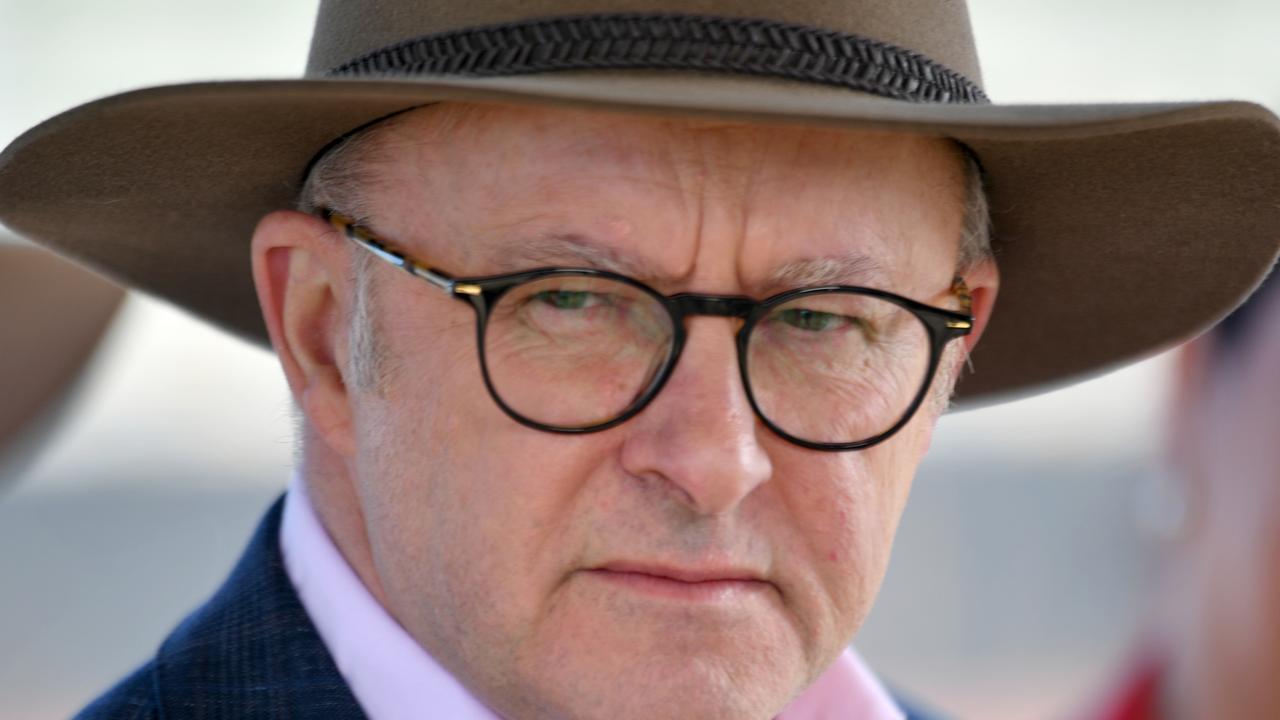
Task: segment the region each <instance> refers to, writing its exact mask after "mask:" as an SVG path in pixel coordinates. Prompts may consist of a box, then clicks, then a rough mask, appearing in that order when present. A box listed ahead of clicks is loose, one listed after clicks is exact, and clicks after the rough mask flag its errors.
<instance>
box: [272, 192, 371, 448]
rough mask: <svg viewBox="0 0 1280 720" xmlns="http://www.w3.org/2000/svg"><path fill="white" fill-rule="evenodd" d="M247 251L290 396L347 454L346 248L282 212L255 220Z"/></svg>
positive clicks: (305, 218)
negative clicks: (250, 243)
mask: <svg viewBox="0 0 1280 720" xmlns="http://www.w3.org/2000/svg"><path fill="white" fill-rule="evenodd" d="M252 253H253V281H254V285H255V286H256V287H257V291H258V303H259V305H260V306H261V307H262V317H263V320H265V321H266V325H267V331H268V332H269V334H270V336H271V345H272V346H273V347H274V348H275V351H276V356H277V357H279V358H280V364H281V366H282V367H283V369H284V374H285V378H286V379H287V380H288V382H289V389H290V390H291V391H292V393H293V397H294V400H295V401H296V402H297V403H298V406H299V407H300V408H302V412H303V414H304V415H306V418H307V421H308V423H309V424H310V426H311V429H312V430H313V431H314V432H315V433H316V435H317V436H319V437H320V438H321V439H323V440H324V442H325V443H326V444H327V445H329V447H330V448H331V449H333V450H334V451H335V452H337V453H338V454H339V455H341V456H342V457H351V456H352V455H354V447H355V442H354V438H353V437H352V428H351V418H352V411H351V407H350V402H349V396H348V394H347V385H346V382H345V380H344V373H343V370H344V369H345V368H346V367H348V365H347V358H346V352H347V323H346V319H347V318H348V317H349V315H348V304H349V302H350V298H351V294H350V290H351V288H350V287H349V286H350V280H349V276H350V270H349V255H348V253H347V248H346V247H345V246H344V245H343V244H342V242H341V239H340V238H338V237H337V234H336V231H335V230H334V229H333V228H332V227H331V226H330V225H329V224H328V223H326V222H324V221H323V220H321V219H320V218H318V217H315V216H313V215H307V214H305V213H300V212H296V211H292V210H282V211H277V212H273V213H271V214H269V215H267V216H265V217H264V218H262V220H261V221H260V222H259V223H258V226H257V228H256V229H255V230H254V233H253V243H252Z"/></svg>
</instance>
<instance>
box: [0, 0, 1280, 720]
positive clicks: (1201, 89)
mask: <svg viewBox="0 0 1280 720" xmlns="http://www.w3.org/2000/svg"><path fill="white" fill-rule="evenodd" d="M970 7H971V12H972V15H973V22H974V28H975V32H976V34H977V37H978V43H979V49H980V52H981V56H982V60H983V66H984V71H985V76H986V84H987V88H988V91H989V94H990V95H991V96H992V97H993V98H995V99H996V100H997V101H999V102H1062V101H1134V100H1167V99H1206V98H1222V97H1235V98H1244V99H1250V100H1254V101H1257V102H1261V103H1264V104H1268V105H1269V106H1270V107H1272V108H1273V109H1275V108H1277V107H1280V74H1277V72H1276V70H1275V68H1277V67H1280V43H1276V42H1275V38H1274V30H1275V28H1277V27H1280V3H1276V2H1275V1H1274V0H1218V2H1214V3H1204V2H1198V1H1193V0H1159V1H1157V0H1127V1H1126V2H1124V3H1119V2H1114V1H1113V0H1112V1H1104V0H1071V1H1070V2H1068V1H1067V0H1039V1H1038V2H1034V3H1031V2H1025V1H1022V0H970ZM314 12H315V0H273V1H272V2H269V3H264V2H250V1H248V0H217V1H214V0H186V1H185V2H181V3H176V2H170V1H166V0H116V2H112V3H101V2H90V1H88V0H78V1H77V0H43V1H41V2H34V1H28V0H0V145H2V144H6V143H8V142H9V141H10V140H11V139H13V138H14V137H16V136H17V135H18V134H19V133H21V132H22V131H23V130H25V129H26V128H28V127H30V126H31V125H33V124H35V123H37V122H39V121H41V120H43V119H45V118H47V117H49V116H50V115H53V114H55V113H57V112H60V111H61V110H64V109H67V108H69V107H71V106H73V105H75V104H78V103H81V102H85V101H87V100H91V99H94V98H97V97H100V96H102V95H106V94H109V93H114V92H118V91H123V90H128V89H132V88H136V87H141V86H146V85H154V84H162V83H169V82H184V81H189V80H205V79H217V78H263V77H288V76H295V75H297V74H300V73H301V71H302V67H303V64H304V61H305V57H306V52H307V44H308V37H309V33H310V26H311V22H312V19H313V15H314ZM0 237H3V231H0ZM173 241H174V242H182V238H180V237H177V238H174V239H173ZM6 242H7V243H9V244H11V245H12V244H15V243H20V242H21V241H19V240H17V239H15V238H12V237H8V238H7V239H0V244H3V243H6ZM1086 290H1087V289H1086ZM1063 302H1070V298H1063ZM24 311H25V310H24ZM14 312H16V310H15V309H14V306H12V305H10V306H8V307H0V319H3V318H4V315H5V314H6V313H14ZM36 312H40V310H38V309H37V310H36ZM6 342H7V341H0V356H3V354H4V353H5V352H6V351H5V350H4V347H5V345H6ZM2 367H4V365H3V364H2V363H0V368H2ZM1167 374H1168V361H1167V359H1165V358H1162V357H1157V358H1154V359H1152V360H1149V361H1147V362H1144V363H1141V364H1139V365H1137V366H1134V367H1131V368H1128V369H1125V370H1122V371H1120V372H1116V373H1113V374H1111V375H1108V376H1105V377H1103V378H1100V379H1097V380H1093V381H1091V382H1087V383H1083V384H1080V385H1077V386H1074V387H1072V388H1069V389H1065V390H1060V391H1057V392H1054V393H1050V394H1047V395H1043V396H1039V397H1036V398H1031V399H1026V400H1022V401H1019V402H1015V403H1009V404H1006V405H1003V406H999V407H994V408H987V409H982V410H978V411H973V412H966V413H959V414H955V415H952V416H949V417H947V418H945V419H944V420H943V421H942V426H941V427H940V429H939V430H938V432H937V436H936V437H937V439H936V441H935V447H934V450H933V451H932V452H931V454H930V456H929V457H928V459H927V460H926V462H925V464H924V466H923V468H922V469H921V472H920V474H919V477H918V479H917V482H916V486H915V491H914V495H913V497H912V501H911V504H910V506H909V507H908V509H907V513H906V515H905V517H904V520H903V524H902V528H901V531H900V533H899V539H898V544H897V546H896V552H895V556H894V561H893V564H892V566H891V569H890V572H889V577H888V580H887V583H886V585H885V588H884V591H883V593H882V594H881V596H880V599H879V601H878V603H877V606H876V609H875V610H874V612H873V613H872V616H871V619H870V620H869V622H868V624H867V625H866V627H865V629H864V630H863V632H862V633H861V634H860V635H859V637H858V641H857V645H858V646H859V648H860V650H861V651H862V652H863V654H864V655H865V656H867V658H868V659H869V660H870V662H871V664H872V665H873V666H874V667H876V668H877V669H878V670H879V671H880V673H881V674H882V675H883V676H885V677H886V678H887V679H888V680H889V681H890V682H891V684H893V685H894V686H896V687H899V688H901V689H903V690H905V691H907V692H909V693H910V694H912V695H914V696H917V697H919V698H922V699H924V700H925V701H926V702H927V703H929V704H932V705H933V706H934V707H936V708H938V709H940V710H943V711H946V712H949V713H952V714H954V715H956V716H959V717H966V718H990V719H994V720H1002V719H1005V718H1008V719H1014V718H1067V717H1070V716H1071V714H1072V712H1073V711H1074V710H1077V709H1079V708H1080V707H1081V706H1082V704H1088V700H1089V698H1092V697H1096V696H1097V694H1098V693H1099V692H1100V691H1101V689H1102V688H1105V687H1106V686H1108V685H1109V684H1110V681H1109V678H1110V677H1111V676H1112V675H1113V673H1114V670H1115V669H1116V668H1117V667H1118V666H1120V665H1122V664H1123V663H1124V661H1125V659H1126V655H1127V653H1128V652H1129V650H1130V648H1131V646H1132V645H1133V642H1134V638H1135V635H1136V634H1137V632H1138V630H1139V628H1140V627H1141V624H1142V621H1143V608H1144V607H1145V603H1146V595H1147V593H1149V592H1150V590H1151V586H1152V580H1153V578H1154V577H1155V574H1156V572H1157V569H1156V563H1157V558H1158V557H1159V552H1158V548H1157V547H1156V545H1155V543H1154V541H1152V540H1150V539H1149V538H1147V537H1146V536H1145V535H1144V533H1143V532H1142V530H1141V528H1140V523H1139V522H1138V521H1137V515H1138V513H1137V509H1138V507H1139V503H1138V502H1137V501H1136V499H1135V498H1136V496H1137V495H1138V492H1137V491H1138V489H1139V488H1141V487H1142V486H1143V484H1144V479H1145V478H1148V477H1149V476H1150V475H1151V474H1152V473H1154V472H1156V471H1157V470H1158V463H1159V461H1158V458H1159V456H1160V454H1161V447H1160V445H1161V442H1162V437H1163V433H1164V424H1165V418H1164V415H1165V412H1166V406H1165V400H1164V399H1163V398H1164V397H1165V388H1166V382H1167ZM3 402H5V400H0V403H3ZM33 427H38V429H39V431H38V432H36V431H31V432H28V433H27V435H26V436H25V437H24V440H23V443H22V447H20V448H12V447H11V448H9V449H8V450H7V451H6V450H3V449H0V453H3V454H0V718H23V719H26V718H32V719H41V718H60V717H67V716H69V715H70V714H71V713H73V712H74V711H75V710H76V709H78V708H79V707H81V706H82V705H83V704H84V703H85V702H87V701H88V700H89V699H90V698H92V697H93V696H95V695H96V694H97V693H99V692H100V691H101V690H103V689H105V688H106V687H107V686H108V685H109V684H111V683H112V682H113V681H114V680H116V679H117V678H119V677H120V676H122V675H123V674H125V673H126V672H127V671H129V670H130V669H132V668H133V667H134V666H136V665H138V664H139V663H141V662H143V661H144V660H145V659H146V658H148V657H149V656H150V655H151V654H152V653H153V652H154V650H155V647H156V645H157V644H158V643H159V642H160V640H161V639H162V638H163V637H164V635H165V634H166V633H167V632H168V630H169V629H170V628H171V627H172V626H173V625H174V624H175V623H176V622H177V621H178V620H179V619H180V618H181V617H182V616H183V615H184V614H185V613H186V612H187V611H189V610H190V609H191V608H193V607H194V606H195V605H196V604H197V603H199V602H200V601H201V600H203V599H204V598H205V597H206V596H207V595H208V594H209V593H210V592H211V591H212V590H213V589H214V588H215V587H216V585H217V583H218V582H220V580H221V579H222V578H223V576H224V575H225V573H226V572H227V570H228V569H229V567H230V565H231V563H232V562H233V560H234V559H235V557H236V556H237V555H238V554H239V552H240V551H241V549H242V546H243V544H244V542H245V541H246V540H247V538H248V534H249V532H250V531H251V529H252V527H253V526H254V525H255V524H256V522H257V520H258V517H259V515H260V514H261V512H262V511H263V510H264V508H265V507H266V505H267V504H268V503H269V502H270V500H271V499H272V498H273V497H274V496H275V495H277V494H278V493H279V492H281V491H282V489H283V487H284V485H285V483H286V482H287V479H288V475H289V472H290V467H291V462H292V459H291V435H292V420H291V409H290V405H289V401H288V394H287V391H286V388H285V385H284V382H283V379H282V377H281V374H280V372H279V370H278V368H277V366H276V364H275V362H274V360H273V358H272V356H270V355H268V354H266V353H265V352H263V351H261V350H258V349H256V348H254V347H252V346H249V345H247V344H244V343H242V342H240V341H238V340H235V339H232V338H230V337H228V336H225V335H223V334H221V333H219V332H217V331H215V330H213V329H211V328H208V327H206V326H204V325H201V324H199V323H197V322H196V321H194V320H191V319H189V318H187V317H185V316H184V315H183V314H182V313H180V312H178V311H176V310H174V309H173V308H171V307H168V306H166V305H163V304H161V303H158V302H156V301H154V300H151V299H148V298H145V297H140V296H137V295H130V296H128V297H127V299H126V300H125V301H124V303H123V305H122V306H121V308H120V310H119V312H118V313H116V315H115V317H114V320H112V322H111V324H110V325H109V326H108V328H107V330H106V333H105V335H104V336H103V342H102V344H101V346H100V348H99V352H98V353H97V354H96V355H95V356H94V357H93V358H92V359H91V360H90V361H89V362H88V364H87V365H86V367H85V369H84V371H83V373H81V375H80V378H79V380H78V381H77V382H76V383H75V384H74V385H73V386H72V388H71V390H70V392H69V394H68V395H66V396H65V397H63V398H62V399H61V400H60V401H58V402H56V403H54V410H52V411H48V412H46V413H45V414H44V415H42V416H41V417H40V418H38V419H37V421H36V422H34V423H33Z"/></svg>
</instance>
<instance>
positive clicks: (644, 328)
mask: <svg viewBox="0 0 1280 720" xmlns="http://www.w3.org/2000/svg"><path fill="white" fill-rule="evenodd" d="M675 334H676V333H675V328H674V327H673V325H672V318H671V315H670V314H669V313H668V312H667V309H666V307H665V306H664V305H663V303H662V301H660V300H659V299H658V298H656V297H654V296H653V295H651V294H649V293H648V292H646V291H645V290H643V289H641V288H639V287H636V286H633V285H630V284H627V283H625V282H621V281H619V280H616V279H611V278H604V277H596V276H575V275H553V276H548V277H543V278H538V279H535V280H532V281H530V282H527V283H523V284H521V285H517V286H515V287H513V288H511V289H510V290H508V291H507V292H506V293H504V294H503V295H502V296H501V297H500V298H499V299H498V300H497V302H495V303H494V304H493V306H492V307H491V308H490V309H489V313H488V320H487V323H486V327H485V336H484V355H485V365H486V370H487V372H488V375H489V380H490V383H491V384H492V386H493V389H494V392H495V394H496V395H497V396H498V397H499V398H500V399H501V400H502V402H503V403H504V404H506V405H507V407H508V408H510V409H511V410H512V411H514V412H515V413H516V414H518V415H520V416H522V417H524V418H526V419H528V420H531V421H533V422H535V423H539V424H542V425H549V426H553V427H557V428H562V429H571V428H586V427H592V426H595V425H600V424H604V423H607V422H609V421H611V420H613V419H615V418H617V417H619V416H621V415H622V414H624V413H626V412H627V411H629V410H630V409H632V408H633V407H634V406H635V404H636V403H637V402H639V401H640V400H641V399H642V398H644V397H645V396H646V395H647V393H648V392H649V390H650V389H651V387H652V385H653V383H654V381H655V379H656V378H657V376H658V375H659V374H660V372H661V371H662V369H663V367H664V366H665V365H666V364H667V363H668V362H669V360H670V356H671V353H672V350H673V345H674V339H675ZM929 359H930V340H929V335H928V332H927V329H926V327H925V326H924V324H923V322H922V321H921V320H920V319H919V318H917V317H916V316H915V315H914V314H913V313H911V312H909V311H907V310H905V309H903V308H901V307H899V306H898V305H897V304H895V303H893V302H890V301H888V300H883V299H880V298H876V297H873V296H869V295H864V294H860V293H851V292H827V293H817V294H810V295H803V296H799V297H795V298H792V299H790V300H788V301H786V302H784V303H782V304H779V305H777V306H774V307H772V308H771V309H770V311H769V312H768V313H767V314H766V315H765V316H764V317H762V318H761V319H760V320H759V321H758V322H757V323H756V325H755V326H754V328H752V330H751V335H750V340H749V342H748V346H747V353H746V365H747V377H748V383H749V385H750V391H751V392H752V395H753V397H754V399H755V401H756V405H757V407H758V408H759V410H760V412H761V414H762V415H764V416H765V417H766V418H768V420H769V421H770V422H772V423H773V424H774V425H775V426H777V427H778V428H779V429H781V430H782V431H783V432H785V433H787V434H789V435H791V436H793V437H796V438H799V439H802V440H806V441H809V442H815V443H852V442H858V441H861V440H866V439H869V438H872V437H875V436H877V435H879V434H881V433H883V432H884V431H886V430H888V429H890V428H891V427H892V426H893V425H894V424H896V423H897V422H898V420H899V419H901V418H902V416H903V415H904V414H905V413H906V411H907V410H908V408H909V407H910V405H911V403H912V401H913V400H914V399H915V397H916V395H917V394H918V393H919V391H920V389H921V387H922V384H923V383H924V382H925V381H926V375H927V371H928V365H929Z"/></svg>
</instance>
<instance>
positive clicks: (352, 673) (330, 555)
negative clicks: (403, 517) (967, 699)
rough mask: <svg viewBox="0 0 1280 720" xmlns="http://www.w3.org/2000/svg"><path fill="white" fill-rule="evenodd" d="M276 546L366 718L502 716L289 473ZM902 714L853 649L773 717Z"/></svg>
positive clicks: (870, 719) (874, 718)
mask: <svg viewBox="0 0 1280 720" xmlns="http://www.w3.org/2000/svg"><path fill="white" fill-rule="evenodd" d="M280 549H281V552H282V553H283V555H284V565H285V570H286V571H287V572H288V574H289V580H290V581H291V582H292V583H293V587H294V589H295V590H297V591H298V597H299V598H301V600H302V606H303V607H304V608H306V610H307V615H309V616H310V617H311V620H312V622H314V623H315V626H316V629H317V630H318V631H319V633H320V638H321V639H322V640H323V641H324V644H325V647H327V648H328V649H329V654H330V655H332V656H333V659H334V662H335V663H336V664H337V666H338V672H339V673H341V674H342V678H343V679H344V680H346V681H347V685H349V686H350V687H351V692H352V694H353V695H355V697H356V700H357V701H358V702H359V703H360V707H361V708H363V709H364V712H365V714H366V715H368V716H369V718H370V720H399V719H400V718H405V719H408V718H415V719H417V718H421V717H422V708H431V711H432V716H433V717H441V718H450V719H451V720H499V718H498V716H497V715H496V714H495V713H494V712H493V711H492V710H489V709H488V708H487V707H485V706H484V705H483V704H481V703H480V701H478V700H476V699H475V698H474V697H472V695H471V693H469V692H467V689H466V688H464V687H463V686H462V684H461V683H459V682H458V681H457V680H456V679H454V677H453V676H452V675H450V674H449V672H448V671H447V670H445V669H444V668H443V667H441V666H440V665H439V664H438V663H437V662H436V661H435V660H434V659H432V657H431V656H430V655H428V654H427V652H426V651H425V650H423V649H422V646H420V645H418V643H417V642H416V641H414V639H413V638H411V637H410V636H409V634H408V633H407V632H405V631H404V629H403V628H401V627H400V625H399V624H398V623H397V622H396V621H395V619H393V618H392V617H391V615H390V614H388V613H387V611H386V610H385V609H383V607H382V606H381V605H380V604H378V601H377V600H375V599H374V597H373V595H371V594H370V593H369V591H368V590H367V589H365V587H364V584H363V583H362V582H361V581H360V578H359V577H358V576H357V575H356V574H355V571H353V570H352V569H351V566H349V565H348V564H347V562H346V560H345V559H344V558H343V557H342V554H341V553H339V552H338V549H337V547H335V546H334V544H333V541H332V540H330V539H329V534H328V533H327V532H325V530H324V528H323V526H321V525H320V521H319V519H318V518H317V517H316V515H315V512H314V511H313V510H312V508H311V503H310V501H309V500H308V499H307V495H306V492H305V491H304V488H303V483H302V482H301V481H300V480H299V479H298V478H296V477H295V478H294V481H293V483H292V484H291V485H290V488H289V494H288V496H287V497H286V498H285V503H284V519H283V520H282V523H281V527H280ZM837 718H839V719H840V720H844V719H845V718H860V719H861V720H902V718H903V714H902V711H901V710H900V709H898V706H897V705H896V704H895V703H894V702H893V700H892V699H891V698H890V697H889V694H888V693H887V692H886V691H885V689H884V686H882V685H881V684H880V682H879V681H878V680H877V679H876V678H875V676H874V675H872V674H871V671H870V670H868V669H867V667H866V665H864V664H863V662H862V660H861V659H860V658H859V657H858V655H857V654H856V653H854V651H853V650H852V649H849V650H846V651H845V652H844V654H843V655H841V656H840V657H839V659H837V660H836V662H835V663H834V664H832V666H831V667H830V668H829V669H828V670H827V671H826V673H824V674H823V675H822V676H821V677H820V678H818V680H817V682H815V683H814V684H813V685H810V686H809V688H808V689H807V690H805V692H804V694H802V695H801V696H800V697H798V698H796V700H795V701H794V702H792V703H791V704H790V705H788V706H787V708H786V709H785V710H783V711H782V714H781V715H779V716H778V720H836V719H837Z"/></svg>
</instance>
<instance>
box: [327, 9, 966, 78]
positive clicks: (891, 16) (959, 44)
mask: <svg viewBox="0 0 1280 720" xmlns="http://www.w3.org/2000/svg"><path fill="white" fill-rule="evenodd" d="M637 13H639V14H679V15H700V16H708V17H720V18H733V19H744V20H745V19H752V20H770V21H775V22H780V23H787V24H794V25H804V26H809V27H813V28H818V29H822V30H829V31H835V32H838V33H844V34H849V35H858V36H862V37H865V38H870V39H873V40H877V41H880V42H884V43H889V44H892V45H896V46H899V47H901V48H904V49H907V50H910V51H913V52H916V53H920V54H922V55H924V56H925V57H927V58H929V59H930V60H933V61H934V62H937V63H940V64H941V65H943V66H945V67H947V68H949V69H950V70H953V71H955V72H957V73H959V74H960V75H962V76H964V77H966V78H967V79H968V80H970V81H972V82H973V83H975V84H977V85H978V86H981V82H982V80H981V74H980V71H979V67H978V57H977V52H976V50H975V48H974V42H973V32H972V29H971V28H970V24H969V13H968V9H967V7H966V5H965V3H964V2H963V0H893V2H886V1H885V0H465V1H462V2H458V1H454V2H440V1H437V2H416V1H413V0H400V1H396V0H322V1H321V3H320V11H319V14H318V16H317V18H316V27H315V34H314V35H313V36H312V40H311V54H310V58H309V59H308V62H307V74H308V75H309V76H313V77H319V76H323V75H325V74H326V73H328V72H329V71H331V70H333V69H335V68H337V67H339V66H341V65H343V64H344V63H348V62H350V61H352V60H354V59H356V58H358V57H360V56H363V55H366V54H368V53H372V52H375V51H377V50H381V49H383V48H387V47H390V46H393V45H396V44H398V43H402V42H404V41H407V40H411V39H414V38H419V37H422V36H426V35H435V34H438V33H446V32H452V31H458V30H465V29H470V28H477V27H484V26H491V25H500V24H509V23H520V22H527V21H533V20H542V19H547V18H554V17H564V16H587V15H617V14H637Z"/></svg>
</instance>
